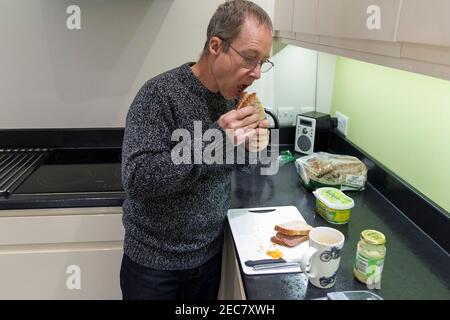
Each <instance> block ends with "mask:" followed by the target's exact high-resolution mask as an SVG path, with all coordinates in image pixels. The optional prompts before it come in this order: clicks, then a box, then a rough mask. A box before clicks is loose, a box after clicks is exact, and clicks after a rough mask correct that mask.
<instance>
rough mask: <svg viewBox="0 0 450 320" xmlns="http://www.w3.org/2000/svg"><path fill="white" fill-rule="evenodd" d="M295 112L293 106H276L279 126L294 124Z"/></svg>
mask: <svg viewBox="0 0 450 320" xmlns="http://www.w3.org/2000/svg"><path fill="white" fill-rule="evenodd" d="M296 117H297V114H296V112H295V107H294V106H289V107H278V121H280V126H283V127H285V126H293V125H295V120H296Z"/></svg>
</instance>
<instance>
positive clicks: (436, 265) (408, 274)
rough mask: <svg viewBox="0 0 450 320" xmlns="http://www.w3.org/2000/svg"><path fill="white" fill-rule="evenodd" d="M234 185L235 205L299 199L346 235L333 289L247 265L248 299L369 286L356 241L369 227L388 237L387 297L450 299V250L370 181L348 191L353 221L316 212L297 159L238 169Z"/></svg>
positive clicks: (317, 222)
mask: <svg viewBox="0 0 450 320" xmlns="http://www.w3.org/2000/svg"><path fill="white" fill-rule="evenodd" d="M232 186H233V187H232V195H231V207H232V208H251V207H270V206H286V205H293V206H295V207H297V209H298V210H299V211H300V212H301V214H302V216H303V217H304V218H305V220H306V222H307V223H308V224H310V225H312V226H314V227H316V226H329V227H333V228H336V229H338V230H339V231H341V232H342V233H343V234H344V235H345V237H346V240H345V244H344V248H343V251H342V256H341V263H340V267H339V270H338V274H337V278H336V285H335V286H334V287H332V288H331V289H319V288H316V287H314V286H313V285H311V284H308V280H307V277H306V276H305V275H303V274H301V273H291V274H274V275H251V276H248V275H245V274H244V273H243V272H242V269H241V274H242V279H243V284H244V287H245V293H246V297H247V299H249V300H265V299H314V298H319V297H324V296H326V293H327V292H332V291H348V290H368V289H367V287H366V286H365V285H364V284H361V283H360V282H358V281H357V280H356V279H355V278H354V277H353V271H352V267H353V262H354V258H355V254H356V244H357V242H358V241H359V235H360V232H361V231H362V230H364V229H375V230H379V231H381V232H383V233H384V234H385V235H386V239H387V243H386V247H387V253H386V260H385V264H384V269H383V274H382V279H381V289H380V290H375V292H376V293H377V294H379V295H380V296H381V297H383V298H384V299H450V257H449V255H448V254H447V253H446V252H445V251H444V250H443V249H442V248H441V247H439V246H438V245H437V244H436V243H435V242H434V241H433V240H432V239H430V238H429V237H428V236H427V235H426V234H425V233H423V232H422V231H421V230H420V229H419V228H418V227H417V226H416V225H414V223H412V222H411V221H410V220H409V219H408V218H407V217H406V216H405V215H403V214H402V213H401V212H400V211H399V210H397V209H396V208H395V207H394V206H393V205H392V204H391V203H390V202H389V201H388V200H387V199H386V198H384V197H383V196H382V195H381V194H380V193H379V192H378V191H377V190H376V189H375V188H373V186H371V185H370V184H367V185H366V190H364V191H362V192H347V194H348V195H349V196H351V197H352V198H353V199H354V201H355V207H354V208H353V209H352V213H351V217H350V222H349V223H348V224H346V225H340V226H337V225H332V224H329V223H327V222H326V221H325V220H324V219H323V218H322V217H320V216H319V215H317V214H316V213H315V212H314V209H315V198H314V196H313V195H312V193H311V192H309V191H307V190H306V189H304V188H303V186H301V184H300V183H299V179H298V175H297V173H296V170H295V166H294V163H289V164H287V165H285V166H283V167H281V168H280V170H279V172H278V174H277V175H274V176H262V175H259V173H258V172H255V173H253V174H252V175H248V174H246V173H244V172H235V173H234V174H233V183H232Z"/></svg>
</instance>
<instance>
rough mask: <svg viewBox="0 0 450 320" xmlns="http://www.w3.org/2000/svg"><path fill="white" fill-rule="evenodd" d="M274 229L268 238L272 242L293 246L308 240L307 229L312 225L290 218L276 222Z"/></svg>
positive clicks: (309, 229)
mask: <svg viewBox="0 0 450 320" xmlns="http://www.w3.org/2000/svg"><path fill="white" fill-rule="evenodd" d="M274 229H275V231H277V233H276V235H275V236H273V237H272V238H271V239H270V240H271V241H272V242H273V243H276V244H279V245H281V246H285V247H295V246H297V245H299V244H300V243H302V242H304V241H306V240H308V235H309V231H311V229H312V227H311V226H310V225H308V224H306V223H303V222H301V221H300V220H292V221H289V222H286V223H281V224H277V225H275V228H274Z"/></svg>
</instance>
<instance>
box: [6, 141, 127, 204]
mask: <svg viewBox="0 0 450 320" xmlns="http://www.w3.org/2000/svg"><path fill="white" fill-rule="evenodd" d="M120 160H121V150H120V149H60V150H53V151H51V152H50V155H49V157H48V159H47V160H46V161H45V162H44V163H43V164H42V165H40V166H39V167H38V168H37V169H36V170H35V171H34V172H33V173H32V174H31V175H30V176H29V177H28V178H27V179H26V180H25V181H24V182H23V183H22V184H21V185H20V186H19V187H18V188H17V189H16V190H14V192H13V194H14V195H28V194H64V193H69V194H70V193H91V192H121V191H123V188H122V182H121V168H120Z"/></svg>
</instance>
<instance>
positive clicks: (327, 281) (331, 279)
mask: <svg viewBox="0 0 450 320" xmlns="http://www.w3.org/2000/svg"><path fill="white" fill-rule="evenodd" d="M336 274H337V272H335V273H334V274H333V275H332V276H331V277H328V278H327V277H320V278H319V283H320V285H321V286H322V287H326V286H329V285H330V284H332V283H334V282H335V281H336Z"/></svg>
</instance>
